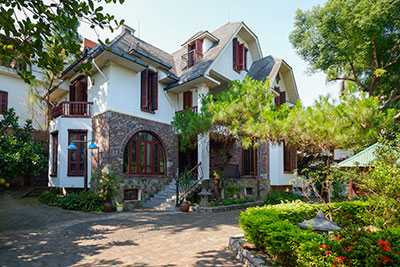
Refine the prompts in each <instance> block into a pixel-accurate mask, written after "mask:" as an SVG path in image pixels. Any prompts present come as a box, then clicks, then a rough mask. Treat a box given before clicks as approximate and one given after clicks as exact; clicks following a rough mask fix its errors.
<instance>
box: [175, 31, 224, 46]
mask: <svg viewBox="0 0 400 267" xmlns="http://www.w3.org/2000/svg"><path fill="white" fill-rule="evenodd" d="M203 36H204V37H208V38H209V39H211V40H213V41H214V42H218V41H219V39H218V38H217V37H215V36H214V35H213V34H211V33H210V32H209V31H198V32H197V33H196V34H195V35H193V36H192V37H190V38H189V40H187V41H186V42H184V43H183V44H182V46H185V45H187V44H189V43H191V42H193V41H194V40H196V39H198V38H202V37H203Z"/></svg>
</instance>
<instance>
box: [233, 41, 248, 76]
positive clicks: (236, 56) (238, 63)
mask: <svg viewBox="0 0 400 267" xmlns="http://www.w3.org/2000/svg"><path fill="white" fill-rule="evenodd" d="M232 42H233V43H232V46H233V69H234V70H235V71H237V72H240V71H241V70H247V51H248V49H247V48H246V47H245V45H244V43H239V40H238V38H234V39H233V41H232Z"/></svg>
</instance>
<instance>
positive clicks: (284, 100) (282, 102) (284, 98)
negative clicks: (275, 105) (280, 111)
mask: <svg viewBox="0 0 400 267" xmlns="http://www.w3.org/2000/svg"><path fill="white" fill-rule="evenodd" d="M279 98H280V104H281V105H282V104H284V103H286V92H280V93H279Z"/></svg>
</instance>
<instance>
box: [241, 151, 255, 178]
mask: <svg viewBox="0 0 400 267" xmlns="http://www.w3.org/2000/svg"><path fill="white" fill-rule="evenodd" d="M256 170H257V149H255V148H253V147H250V148H249V149H243V150H242V175H251V176H254V175H257V171H256Z"/></svg>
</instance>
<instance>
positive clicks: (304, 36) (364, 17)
mask: <svg viewBox="0 0 400 267" xmlns="http://www.w3.org/2000/svg"><path fill="white" fill-rule="evenodd" d="M399 14H400V1H399V0H380V1H374V0H328V1H327V2H326V4H325V5H324V6H322V7H321V6H315V7H313V8H312V9H311V10H307V11H302V10H298V11H297V15H296V21H295V30H294V31H293V32H292V33H291V35H290V41H291V43H292V44H293V46H294V47H295V48H296V50H297V52H298V54H299V55H300V56H301V57H302V58H303V59H304V60H305V61H307V62H308V63H309V64H310V67H311V71H323V72H325V73H326V74H327V75H328V79H330V80H344V81H353V82H355V83H356V84H357V85H358V86H359V87H360V88H361V89H363V90H364V91H366V92H369V95H371V96H372V95H377V94H385V95H387V96H389V95H391V96H392V101H393V100H394V98H395V97H397V96H398V97H397V98H400V96H399V94H398V93H397V92H396V91H394V90H396V88H398V86H399V85H400V83H399V80H400V79H399V78H400V16H399ZM397 98H396V99H397Z"/></svg>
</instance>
